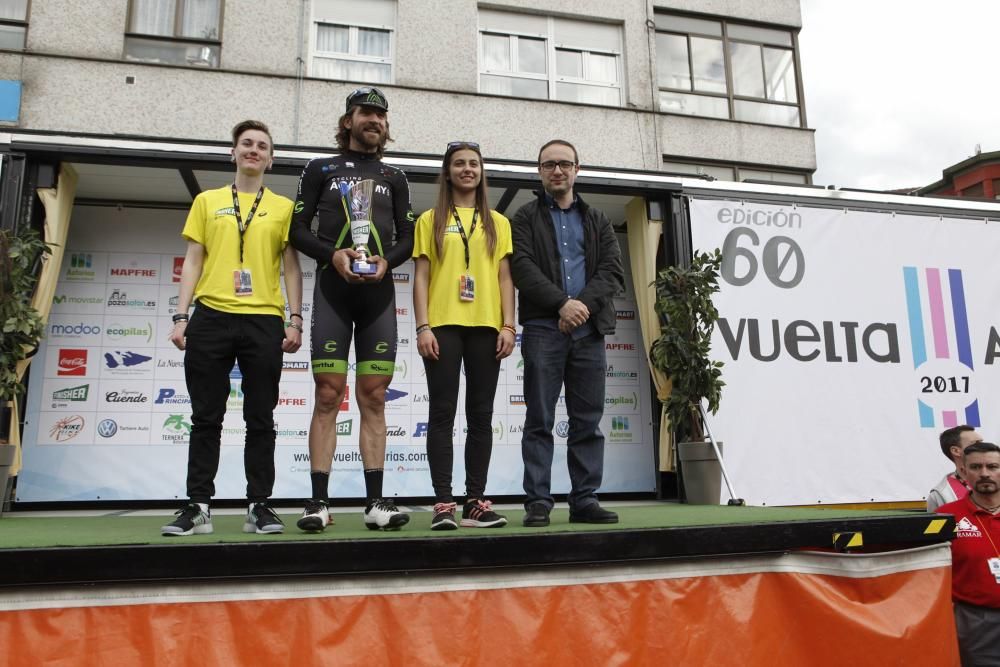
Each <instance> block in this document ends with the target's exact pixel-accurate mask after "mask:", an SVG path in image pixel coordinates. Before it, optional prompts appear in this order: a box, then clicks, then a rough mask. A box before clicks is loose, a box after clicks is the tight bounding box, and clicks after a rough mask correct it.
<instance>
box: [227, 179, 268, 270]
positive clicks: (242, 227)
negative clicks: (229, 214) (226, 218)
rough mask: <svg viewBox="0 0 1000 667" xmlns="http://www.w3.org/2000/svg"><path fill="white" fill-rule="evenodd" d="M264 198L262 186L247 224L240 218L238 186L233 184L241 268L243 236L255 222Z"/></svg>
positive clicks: (234, 211) (248, 216)
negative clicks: (258, 206)
mask: <svg viewBox="0 0 1000 667" xmlns="http://www.w3.org/2000/svg"><path fill="white" fill-rule="evenodd" d="M263 197H264V186H263V185H262V186H260V190H258V191H257V198H256V199H254V200H253V206H251V207H250V213H248V214H247V221H246V224H244V223H243V218H241V217H240V198H239V195H238V194H237V193H236V184H235V183H233V215H234V216H236V228H237V229H239V230H240V266H243V234H245V233H246V231H247V228H248V227H249V226H250V221H251V220H253V214H254V213H256V212H257V204H259V203H260V200H261V199H262V198H263Z"/></svg>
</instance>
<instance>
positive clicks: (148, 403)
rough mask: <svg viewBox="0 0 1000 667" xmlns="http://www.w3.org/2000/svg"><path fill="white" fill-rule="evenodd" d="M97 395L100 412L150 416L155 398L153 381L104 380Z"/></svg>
mask: <svg viewBox="0 0 1000 667" xmlns="http://www.w3.org/2000/svg"><path fill="white" fill-rule="evenodd" d="M97 394H98V397H97V410H98V411H99V412H104V413H119V412H144V413H146V414H149V412H150V410H151V407H152V403H153V396H154V394H153V381H152V380H119V379H104V380H101V382H100V385H99V390H98V392H97ZM147 421H148V420H147Z"/></svg>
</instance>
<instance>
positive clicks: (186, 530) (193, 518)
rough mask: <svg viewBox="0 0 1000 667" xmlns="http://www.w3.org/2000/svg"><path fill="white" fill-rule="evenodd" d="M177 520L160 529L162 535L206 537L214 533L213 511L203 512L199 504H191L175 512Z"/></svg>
mask: <svg viewBox="0 0 1000 667" xmlns="http://www.w3.org/2000/svg"><path fill="white" fill-rule="evenodd" d="M174 516H176V517H177V518H176V519H174V520H173V521H172V522H170V523H168V524H167V525H165V526H163V527H162V528H160V534H161V535H164V536H167V537H179V536H181V535H191V534H198V535H204V534H207V533H211V532H212V510H208V511H202V509H201V508H200V507H199V506H198V504H197V503H191V504H190V505H187V506H185V507H183V508H182V509H179V510H177V511H176V512H174Z"/></svg>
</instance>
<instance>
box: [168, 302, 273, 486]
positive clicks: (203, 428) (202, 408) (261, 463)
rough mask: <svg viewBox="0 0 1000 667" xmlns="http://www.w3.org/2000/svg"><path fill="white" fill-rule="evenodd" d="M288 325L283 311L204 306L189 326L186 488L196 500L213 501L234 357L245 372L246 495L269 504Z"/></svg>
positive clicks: (195, 313)
mask: <svg viewBox="0 0 1000 667" xmlns="http://www.w3.org/2000/svg"><path fill="white" fill-rule="evenodd" d="M283 324H284V323H283V322H282V319H281V318H280V317H278V316H277V315H237V314H234V313H223V312H220V311H218V310H212V309H211V308H208V307H207V306H202V305H199V306H198V307H197V308H196V309H195V311H194V313H193V314H192V315H191V321H190V322H188V326H187V330H186V331H185V336H186V337H187V341H186V346H185V352H184V377H185V379H186V380H187V388H188V394H190V396H191V440H190V444H189V446H188V473H187V493H188V497H189V498H191V500H192V502H196V503H207V502H209V500H210V499H211V497H212V496H214V495H215V475H216V473H217V472H218V470H219V447H220V444H221V438H222V418H223V417H224V416H225V414H226V400H227V399H228V398H229V392H230V378H229V373H230V371H231V370H232V368H233V362H234V361H235V362H237V363H239V367H240V373H241V374H242V376H243V379H242V381H241V384H240V387H241V389H242V391H243V419H244V420H245V421H246V429H247V434H246V445H245V447H244V449H243V467H244V469H245V470H246V477H247V498H249V499H250V500H251V501H252V502H262V501H264V500H266V499H267V498H268V497H269V496H270V495H271V491H272V489H273V488H274V406H276V405H277V404H278V383H279V381H280V380H281V357H282V351H281V341H282V339H283V338H284V336H285V331H284V326H283Z"/></svg>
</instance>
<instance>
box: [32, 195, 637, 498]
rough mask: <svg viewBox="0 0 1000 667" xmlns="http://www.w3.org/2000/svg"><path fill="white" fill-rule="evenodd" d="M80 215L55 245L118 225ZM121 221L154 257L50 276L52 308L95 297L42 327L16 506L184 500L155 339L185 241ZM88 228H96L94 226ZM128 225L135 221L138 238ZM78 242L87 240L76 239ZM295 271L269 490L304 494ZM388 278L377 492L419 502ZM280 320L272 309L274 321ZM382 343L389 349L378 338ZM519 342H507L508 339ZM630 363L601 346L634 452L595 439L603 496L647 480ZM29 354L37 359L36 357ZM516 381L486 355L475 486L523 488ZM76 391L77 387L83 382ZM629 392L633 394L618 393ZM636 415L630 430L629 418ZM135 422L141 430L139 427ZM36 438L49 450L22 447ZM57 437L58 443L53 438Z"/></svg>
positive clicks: (458, 440)
mask: <svg viewBox="0 0 1000 667" xmlns="http://www.w3.org/2000/svg"><path fill="white" fill-rule="evenodd" d="M86 222H87V224H81V225H77V226H75V227H74V230H73V231H72V232H71V234H72V235H76V236H72V235H71V238H70V240H69V242H68V247H69V248H70V250H72V249H73V248H75V247H100V246H101V239H102V238H104V237H108V236H109V235H113V234H115V233H117V232H116V231H115V230H110V229H108V228H106V227H101V225H102V224H104V223H103V218H102V217H101V216H98V215H95V216H93V219H87V220H86ZM135 228H136V230H137V232H136V237H135V239H134V247H136V248H137V249H139V248H148V247H150V244H155V247H162V248H163V249H164V251H165V252H163V253H162V254H156V255H154V254H149V253H135V254H130V253H125V252H123V249H124V248H126V246H127V242H126V239H119V238H118V237H115V238H116V243H117V245H116V247H115V250H116V252H115V253H114V254H112V255H110V256H109V255H108V253H94V252H89V253H85V252H84V253H77V254H80V255H81V256H82V255H90V258H89V266H88V265H87V259H86V258H83V257H81V258H80V259H79V260H78V261H77V263H76V264H77V265H76V266H75V267H70V268H74V269H75V273H74V278H73V279H72V280H69V279H66V271H65V270H64V279H63V280H62V281H60V283H59V285H57V289H56V294H57V295H58V294H64V295H66V296H67V298H66V300H65V301H64V302H63V303H62V304H54V306H61V307H63V308H67V307H68V306H69V305H70V304H71V300H70V298H69V296H70V295H77V296H78V297H80V298H93V299H100V301H101V303H100V304H96V303H95V304H90V305H87V304H81V303H78V302H77V303H75V306H79V307H81V308H83V306H84V305H86V308H87V309H88V310H86V311H85V312H76V311H69V310H60V309H59V308H58V307H54V309H53V315H52V322H51V323H52V324H56V325H59V326H60V327H61V328H60V329H59V330H58V331H56V332H55V333H56V336H54V337H52V336H50V337H49V338H47V339H46V340H45V341H44V342H43V345H42V348H41V349H40V352H39V355H38V357H37V359H36V361H35V363H33V364H32V366H31V367H30V372H31V373H32V374H33V375H34V377H33V378H32V379H33V381H32V382H31V383H30V385H29V397H28V409H27V414H26V418H27V421H26V426H25V433H24V441H25V443H26V445H27V446H26V447H25V462H24V468H23V470H22V475H23V478H24V484H23V485H21V484H19V499H20V500H24V501H32V500H37V501H58V500H66V499H73V500H88V499H96V495H97V494H98V493H99V494H100V498H102V499H106V498H121V499H144V498H149V499H164V498H174V497H183V494H184V474H185V470H186V460H187V444H188V440H189V437H190V431H191V397H190V392H189V391H188V389H187V385H186V382H185V378H184V352H183V351H181V350H178V349H176V347H174V346H173V344H171V343H170V342H169V340H168V339H167V335H168V332H169V331H170V329H171V328H172V327H173V323H172V321H171V319H170V317H171V315H173V314H174V313H175V312H176V308H177V293H178V287H179V284H178V283H175V282H174V278H175V273H174V270H175V261H178V263H177V269H178V270H179V267H180V266H181V264H182V260H178V258H182V257H183V253H184V249H183V244H182V242H180V241H179V237H178V234H177V232H178V231H179V230H178V229H177V228H176V227H175V226H169V229H167V228H166V227H165V228H164V229H162V230H161V229H158V228H155V226H154V227H153V228H150V227H147V226H142V225H136V226H135ZM102 229H103V230H104V231H103V232H99V231H95V230H102ZM139 229H143V230H144V231H143V233H142V234H141V235H140V234H139V233H138V230H139ZM87 235H90V236H89V238H88V236H87ZM81 238H82V239H84V242H85V243H86V245H81V241H80V239H81ZM68 254H72V252H71V251H70V252H68ZM109 257H110V259H109ZM133 260H134V261H133ZM302 266H303V273H304V279H305V282H306V286H305V299H306V302H307V303H305V304H303V307H302V314H303V317H304V319H305V325H304V328H305V332H304V335H303V345H302V348H301V349H300V350H299V351H298V352H296V353H295V354H288V355H284V357H283V359H282V376H281V386H280V390H279V401H278V405H277V406H276V408H275V411H274V421H275V430H276V432H277V434H278V435H277V452H276V470H277V479H276V482H275V496H276V497H303V496H306V495H308V494H309V493H310V485H309V469H310V461H309V454H308V430H309V424H310V420H311V414H312V409H313V401H314V398H313V395H314V390H315V389H314V383H313V376H312V372H311V371H312V364H311V354H310V347H311V346H312V341H311V340H310V339H309V333H310V323H311V315H312V292H313V289H312V286H311V284H310V283H311V281H314V280H315V263H314V262H312V260H305V259H303V263H302ZM112 270H114V272H115V275H114V276H112V275H111V274H112ZM88 272H89V273H88ZM154 274H155V275H154ZM392 279H393V282H394V284H395V286H396V289H397V299H396V306H397V308H398V309H399V312H398V313H397V315H398V320H399V327H398V336H397V354H396V362H395V364H394V366H392V367H391V369H390V370H391V371H392V373H393V379H392V383H391V385H390V387H389V388H388V390H387V392H386V442H387V448H386V461H385V466H386V468H385V469H386V478H385V488H386V493H387V494H389V495H399V496H407V495H408V496H415V495H422V496H424V495H430V494H431V493H432V490H431V487H430V476H429V471H428V467H427V460H426V443H427V440H426V438H427V424H428V408H429V395H428V391H427V385H426V377H425V371H424V365H423V360H422V359H421V358H420V355H419V354H418V353H417V351H416V345H415V343H414V341H415V333H414V321H413V314H412V303H411V297H410V292H411V290H412V288H411V285H412V264H410V263H407V264H406V265H404V266H403V267H398V268H397V269H395V270H394V271H393V275H392ZM116 291H117V294H115V293H116ZM109 300H110V301H111V303H109ZM631 303H632V302H631V300H630V298H629V296H628V295H625V297H624V298H621V299H618V302H616V310H628V309H630V308H631V305H630V304H631ZM98 306H99V307H98ZM288 314H289V313H287V312H286V316H287V315H288ZM627 321H628V320H627V319H621V318H619V325H620V326H619V330H620V335H619V336H618V337H615V338H614V339H610V338H609V342H612V343H621V344H629V343H631V344H633V345H636V343H637V338H638V332H637V331H634V332H633V333H628V332H627V331H625V330H627V329H628V326H627V325H624V326H622V325H623V324H624V323H625V322H627ZM78 325H79V326H78ZM88 327H89V328H88ZM112 337H114V338H112ZM385 342H386V344H387V345H389V344H390V341H385ZM519 342H520V335H518V336H517V343H518V344H519ZM322 344H324V343H323V342H321V343H320V345H322ZM640 359H641V348H640V347H638V346H636V347H635V349H633V350H628V349H626V348H622V349H615V350H613V351H609V353H608V362H607V366H608V371H607V373H606V383H607V386H608V396H609V397H610V398H612V399H614V400H613V403H612V405H611V406H606V412H607V414H606V415H605V420H604V422H602V430H604V431H605V435H606V436H607V437H608V442H609V444H610V443H612V439H611V438H610V433H611V430H610V427H611V421H610V420H611V419H612V416H626V415H627V416H628V417H629V420H630V421H629V424H628V426H629V428H628V429H625V428H620V429H618V430H619V431H622V434H621V435H620V438H619V440H617V441H616V442H622V443H626V442H627V437H626V435H624V434H625V433H627V432H633V433H634V435H633V436H632V438H633V439H632V442H631V444H635V445H642V446H635V447H631V448H623V449H631V450H635V452H632V453H629V454H627V455H623V456H621V458H619V456H620V455H619V454H618V453H617V450H615V449H611V448H609V450H608V456H607V457H606V463H605V475H604V480H605V481H604V485H603V486H602V489H604V490H607V491H609V492H618V491H649V490H652V489H653V488H654V481H655V480H654V467H653V456H652V436H651V433H650V432H649V430H648V427H647V426H644V424H645V423H646V422H647V421H648V420H646V419H642V418H637V415H639V414H640V413H641V412H642V411H644V410H647V407H646V406H647V405H648V400H649V399H648V375H647V374H646V373H645V365H644V363H641V362H640ZM42 360H44V363H40V362H42ZM348 368H349V370H348V385H347V392H346V395H345V397H344V400H343V402H342V404H341V406H340V414H339V416H338V418H337V426H336V430H337V439H338V448H337V458H336V459H335V461H334V464H333V473H332V475H333V478H334V480H333V482H332V488H336V489H337V493H338V495H339V496H353V497H364V494H365V489H364V480H363V475H362V474H361V470H362V468H363V465H362V462H361V458H360V453H359V452H358V438H359V434H360V414H359V410H358V405H357V401H356V396H355V388H356V387H355V383H356V379H355V377H354V373H355V370H356V362H355V356H354V351H353V349H352V350H351V351H350V353H349V358H348ZM635 369H639V370H635ZM523 375H524V365H523V360H522V359H521V356H520V348H519V347H515V351H514V354H513V355H512V356H511V357H510V358H508V359H506V360H504V361H503V362H502V364H501V371H500V376H499V381H498V386H497V390H496V399H495V412H494V416H493V422H492V425H491V431H492V438H493V443H494V446H495V449H494V455H493V462H492V464H491V473H490V480H489V489H488V491H489V493H491V494H495V495H501V494H502V495H516V494H520V493H521V492H522V489H521V484H522V479H521V478H522V474H523V472H522V464H521V454H520V444H521V434H522V431H523V420H524V414H525V410H526V406H525V404H524V388H523V386H524V378H523ZM633 375H635V377H634V376H633ZM230 380H231V382H230V395H229V396H228V398H227V414H226V417H225V420H224V423H223V433H222V442H223V444H224V445H225V446H224V447H223V448H222V455H221V459H220V467H219V473H218V476H217V478H216V488H217V497H219V498H241V497H243V495H244V494H245V486H246V481H245V474H244V470H243V445H244V442H245V438H246V425H245V423H244V421H243V408H244V400H245V397H244V396H243V391H242V388H241V378H240V376H239V374H238V371H237V372H234V373H233V374H232V376H231V378H230ZM459 382H460V384H459V391H458V409H457V414H456V418H455V427H454V430H453V438H454V442H455V462H456V464H455V465H456V469H455V471H454V475H455V479H456V480H462V479H463V478H464V472H463V470H462V468H463V462H464V442H465V439H466V436H467V433H466V424H467V421H466V418H465V415H464V412H465V387H464V384H465V378H464V375H463V376H462V377H460V380H459ZM84 386H86V389H83V388H82V387H84ZM57 392H58V395H57V396H54V395H55V394H57ZM633 394H637V395H638V396H639V398H638V399H634V400H631V401H629V400H626V399H630V397H632V396H633ZM84 395H86V399H85V400H83V397H84ZM615 397H617V398H615ZM43 412H44V413H45V414H46V417H45V418H44V419H43V418H42V417H41V415H42V414H43ZM612 413H614V415H612ZM556 415H557V417H556V421H557V422H567V418H566V409H565V399H564V398H563V397H562V396H561V397H560V399H559V405H558V406H557V408H556ZM76 417H78V418H79V420H77V419H75V418H76ZM60 419H63V420H65V419H69V421H66V422H65V423H61V424H60V426H59V428H58V429H56V430H55V431H53V427H54V426H55V422H56V421H58V420H60ZM109 420H110V421H109ZM111 422H114V423H113V424H112V423H111ZM637 423H639V424H640V425H639V426H636V424H637ZM141 428H146V429H148V430H147V431H141ZM57 437H58V438H59V439H58V440H57V439H56V438H57ZM36 442H38V443H44V444H46V445H48V446H47V447H31V446H30V445H31V444H34V443H36ZM556 442H557V454H556V456H557V460H556V463H555V464H554V470H553V477H554V480H553V489H554V490H555V492H556V493H565V492H566V491H568V488H569V482H568V476H567V473H566V464H565V453H564V452H565V446H564V443H565V436H563V437H562V438H560V437H559V436H558V435H557V436H556ZM56 444H62V445H66V447H55V446H53V445H56ZM70 445H71V446H70ZM120 445H129V446H127V447H123V446H120ZM560 466H561V469H560ZM84 468H85V469H86V470H88V471H97V472H95V473H94V474H95V475H96V476H93V477H91V478H88V479H80V478H79V475H77V474H74V471H76V470H80V469H84ZM102 471H103V472H102ZM137 479H138V480H139V481H136V480H137ZM98 490H99V491H98ZM461 492H462V489H461V484H460V483H457V484H456V493H461Z"/></svg>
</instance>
